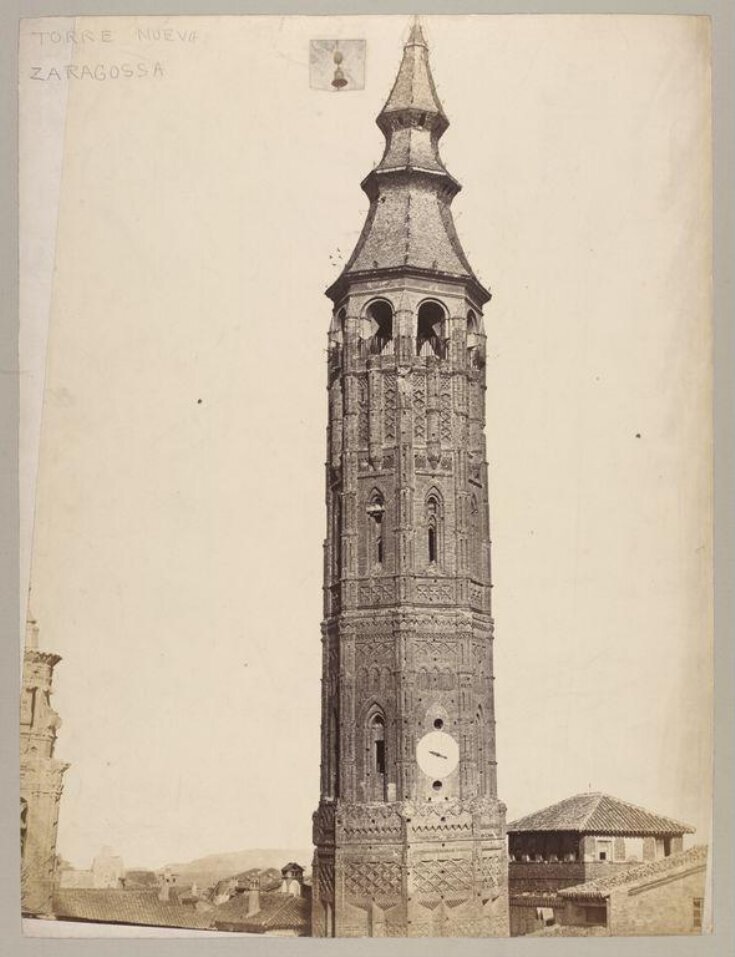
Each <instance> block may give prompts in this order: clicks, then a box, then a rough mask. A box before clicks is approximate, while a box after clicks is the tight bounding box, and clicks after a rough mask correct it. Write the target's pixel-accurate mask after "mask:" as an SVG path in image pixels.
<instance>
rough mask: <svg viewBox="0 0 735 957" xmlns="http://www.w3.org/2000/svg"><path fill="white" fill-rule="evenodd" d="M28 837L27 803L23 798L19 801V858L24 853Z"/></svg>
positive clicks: (22, 856) (23, 855)
mask: <svg viewBox="0 0 735 957" xmlns="http://www.w3.org/2000/svg"><path fill="white" fill-rule="evenodd" d="M27 836H28V802H27V801H26V800H25V798H21V801H20V857H21V860H22V859H23V858H24V857H25V853H26V837H27Z"/></svg>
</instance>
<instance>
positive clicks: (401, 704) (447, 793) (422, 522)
mask: <svg viewBox="0 0 735 957" xmlns="http://www.w3.org/2000/svg"><path fill="white" fill-rule="evenodd" d="M377 123H378V126H379V127H380V129H381V131H382V132H383V134H384V135H385V139H386V146H385V152H384V154H383V157H382V159H381V161H380V163H379V164H378V165H377V167H375V169H373V170H372V172H371V173H369V174H368V176H367V177H366V178H365V180H364V181H363V183H362V188H363V189H364V191H365V192H366V194H367V196H368V198H369V200H370V209H369V212H368V216H367V220H366V223H365V226H364V228H363V231H362V234H361V236H360V238H359V240H358V243H357V246H356V248H355V251H354V252H353V254H352V256H351V258H350V259H349V261H348V262H347V264H346V265H345V268H344V270H343V271H342V273H341V275H340V276H339V278H338V279H337V281H336V282H335V283H334V284H333V285H332V286H331V287H330V288H329V289H328V290H327V295H328V296H329V297H330V298H331V300H332V301H333V303H334V311H333V318H332V325H331V329H330V332H329V352H328V357H329V358H328V391H329V424H328V440H327V441H328V451H327V464H326V504H327V537H326V540H325V550H324V621H323V625H322V646H323V666H322V668H323V672H322V675H323V676H322V742H321V748H322V763H321V800H320V803H319V807H318V809H317V811H316V813H315V814H314V843H315V845H316V851H315V856H314V876H313V912H312V929H313V934H314V935H315V936H327V937H331V936H337V937H350V936H499V935H506V934H507V933H508V899H507V864H506V851H505V806H504V805H503V804H502V803H501V802H500V800H499V799H498V796H497V785H496V762H495V719H494V699H493V621H492V617H491V609H490V587H491V585H490V533H489V518H488V478H487V461H486V450H485V436H484V425H485V421H484V408H485V333H484V326H483V318H482V309H483V306H484V305H485V304H486V303H487V302H488V301H489V299H490V293H489V292H488V291H487V290H486V289H485V288H484V287H483V286H482V285H481V284H480V282H479V281H478V279H477V277H476V276H475V275H474V273H473V271H472V268H471V267H470V265H469V263H468V261H467V258H466V256H465V254H464V252H463V250H462V247H461V245H460V242H459V239H458V237H457V234H456V231H455V228H454V224H453V221H452V213H451V203H452V200H453V198H454V196H455V195H456V194H457V192H458V191H459V189H460V186H459V183H458V182H457V181H456V180H455V179H454V178H453V177H452V176H451V175H450V173H449V172H448V171H447V170H446V168H445V167H444V164H443V162H442V160H441V158H440V156H439V148H438V147H439V140H440V138H441V136H442V135H443V133H444V132H445V130H446V129H447V127H448V125H449V121H448V119H447V117H446V115H445V113H444V110H443V108H442V105H441V103H440V101H439V98H438V96H437V92H436V89H435V87H434V82H433V79H432V76H431V71H430V69H429V53H428V47H427V44H426V40H425V37H424V35H423V31H422V29H421V27H420V25H419V24H418V21H415V22H414V24H413V26H412V28H411V32H410V35H409V38H408V41H407V43H406V45H405V48H404V52H403V59H402V62H401V65H400V68H399V71H398V76H397V78H396V81H395V84H394V86H393V89H392V91H391V93H390V96H389V97H388V101H387V102H386V104H385V106H384V107H383V109H382V111H381V113H380V115H379V116H378V119H377Z"/></svg>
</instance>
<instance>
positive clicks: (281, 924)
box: [213, 862, 311, 937]
mask: <svg viewBox="0 0 735 957" xmlns="http://www.w3.org/2000/svg"><path fill="white" fill-rule="evenodd" d="M281 874H282V877H283V881H282V884H281V887H280V889H279V890H277V891H263V890H262V889H261V886H260V879H259V878H258V877H254V878H253V879H252V881H251V883H250V887H249V889H248V893H247V894H237V895H235V896H234V897H232V898H231V899H230V900H229V901H228V902H227V903H226V904H222V905H221V906H220V907H218V908H217V909H216V912H215V913H214V914H213V923H214V926H215V927H216V928H217V930H226V931H239V932H241V933H249V934H263V935H265V936H268V937H308V936H310V935H311V887H310V886H309V885H308V884H306V883H305V881H304V869H303V867H301V866H300V865H299V864H295V863H293V862H291V863H289V864H287V865H286V866H285V867H284V868H283V869H282V870H281Z"/></svg>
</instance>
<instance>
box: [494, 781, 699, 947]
mask: <svg viewBox="0 0 735 957" xmlns="http://www.w3.org/2000/svg"><path fill="white" fill-rule="evenodd" d="M693 830H694V828H692V827H691V826H690V825H688V824H684V823H682V822H681V821H677V820H674V819H673V818H669V817H664V816H663V815H661V814H657V813H655V812H653V811H649V810H647V809H646V808H642V807H639V806H638V805H635V804H631V803H630V802H628V801H623V800H621V799H620V798H616V797H612V796H611V795H608V794H603V793H601V792H589V793H586V794H576V795H573V796H572V797H570V798H566V799H565V800H564V801H560V802H558V803H557V804H553V805H551V806H550V807H546V808H543V809H542V810H540V811H536V812H534V813H533V814H529V815H527V816H526V817H523V818H520V819H519V820H517V821H512V822H511V823H510V824H508V853H509V865H508V887H509V896H510V928H511V935H512V936H517V935H520V934H528V933H533V932H534V931H536V930H539V929H540V928H542V927H544V926H546V925H549V924H554V923H556V924H559V923H562V921H563V919H564V918H563V915H564V914H565V913H566V901H565V900H564V899H563V898H562V897H560V895H559V892H560V891H561V890H562V889H564V888H569V887H574V886H576V885H580V884H585V883H589V882H591V881H595V880H598V879H603V878H606V877H611V876H613V875H615V874H616V873H619V872H626V871H628V870H630V869H631V868H633V867H635V866H636V865H639V864H642V863H645V862H653V861H659V860H664V859H666V858H668V857H671V856H672V855H677V854H680V853H681V852H682V850H683V835H684V834H687V833H692V832H693Z"/></svg>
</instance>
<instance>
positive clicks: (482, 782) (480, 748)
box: [475, 705, 487, 796]
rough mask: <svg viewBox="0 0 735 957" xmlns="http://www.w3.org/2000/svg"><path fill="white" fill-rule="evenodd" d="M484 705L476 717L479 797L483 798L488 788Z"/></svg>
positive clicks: (480, 707) (479, 708) (478, 710)
mask: <svg viewBox="0 0 735 957" xmlns="http://www.w3.org/2000/svg"><path fill="white" fill-rule="evenodd" d="M482 724H483V723H482V705H480V706H479V707H478V709H477V714H476V715H475V747H476V749H477V752H476V753H477V788H478V792H479V795H480V796H482V795H483V794H484V792H485V788H486V787H487V768H486V766H485V740H484V729H483V726H482Z"/></svg>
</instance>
